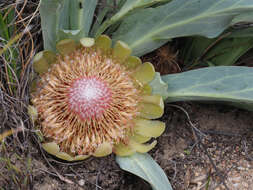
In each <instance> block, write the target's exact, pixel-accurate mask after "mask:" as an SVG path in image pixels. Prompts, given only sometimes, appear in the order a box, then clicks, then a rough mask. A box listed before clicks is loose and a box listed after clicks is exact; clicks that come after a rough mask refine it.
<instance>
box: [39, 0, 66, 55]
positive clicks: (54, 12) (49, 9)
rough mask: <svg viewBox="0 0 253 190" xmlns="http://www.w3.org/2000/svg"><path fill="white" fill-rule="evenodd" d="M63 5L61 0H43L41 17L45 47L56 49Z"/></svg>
mask: <svg viewBox="0 0 253 190" xmlns="http://www.w3.org/2000/svg"><path fill="white" fill-rule="evenodd" d="M62 6H63V1H61V0H41V5H40V17H41V28H42V35H43V44H44V49H47V50H53V51H54V50H55V45H56V43H55V42H56V39H57V33H58V31H59V17H60V11H61V10H62Z"/></svg>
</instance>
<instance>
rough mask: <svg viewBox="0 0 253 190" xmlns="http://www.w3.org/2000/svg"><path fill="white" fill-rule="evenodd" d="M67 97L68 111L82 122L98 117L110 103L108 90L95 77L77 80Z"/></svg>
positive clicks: (104, 84)
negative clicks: (76, 115)
mask: <svg viewBox="0 0 253 190" xmlns="http://www.w3.org/2000/svg"><path fill="white" fill-rule="evenodd" d="M68 95H69V101H68V103H69V105H68V106H69V108H70V110H72V111H73V112H75V113H76V114H78V115H79V116H80V118H81V119H83V120H86V119H91V118H98V117H100V116H101V115H102V114H103V112H104V110H105V109H107V108H108V107H109V104H110V101H111V90H110V88H109V87H108V85H107V84H106V83H105V82H103V81H101V80H99V79H97V78H96V77H83V78H80V79H77V80H76V81H75V82H73V83H72V85H71V87H70V88H69V94H68Z"/></svg>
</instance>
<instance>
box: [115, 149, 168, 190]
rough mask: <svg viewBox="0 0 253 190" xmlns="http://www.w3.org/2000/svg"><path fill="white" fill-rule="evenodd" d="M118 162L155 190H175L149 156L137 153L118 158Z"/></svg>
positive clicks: (122, 167)
mask: <svg viewBox="0 0 253 190" xmlns="http://www.w3.org/2000/svg"><path fill="white" fill-rule="evenodd" d="M116 161H117V163H118V164H119V166H120V167H121V169H123V170H126V171H128V172H130V173H132V174H135V175H137V176H139V177H141V178H142V179H144V180H146V181H147V182H148V183H150V185H151V186H152V188H153V190H173V189H172V187H171V185H170V182H169V180H168V178H167V176H166V174H165V173H164V171H163V170H162V169H161V167H160V166H159V165H158V164H157V163H156V162H155V161H154V160H153V158H152V157H151V156H150V155H149V154H147V153H146V154H140V153H135V154H134V155H132V156H127V157H120V156H117V157H116Z"/></svg>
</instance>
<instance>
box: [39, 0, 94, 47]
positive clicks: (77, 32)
mask: <svg viewBox="0 0 253 190" xmlns="http://www.w3.org/2000/svg"><path fill="white" fill-rule="evenodd" d="M96 5H97V0H92V1H90V0H41V5H40V16H41V27H42V35H43V42H44V49H47V50H52V51H55V46H56V42H57V41H59V40H61V39H62V38H63V36H68V37H69V38H71V39H80V38H82V37H87V36H88V33H89V31H90V27H91V24H92V21H93V16H94V11H95V8H96Z"/></svg>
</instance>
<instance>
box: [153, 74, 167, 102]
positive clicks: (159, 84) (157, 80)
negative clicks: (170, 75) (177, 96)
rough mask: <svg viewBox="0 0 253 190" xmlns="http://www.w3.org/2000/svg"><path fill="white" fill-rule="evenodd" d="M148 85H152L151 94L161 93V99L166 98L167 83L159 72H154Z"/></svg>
mask: <svg viewBox="0 0 253 190" xmlns="http://www.w3.org/2000/svg"><path fill="white" fill-rule="evenodd" d="M149 85H150V86H151V87H152V94H157V95H161V96H162V97H163V99H166V96H167V92H168V85H167V84H166V83H165V82H164V81H163V80H162V79H161V76H160V73H158V72H156V73H155V77H154V79H153V80H152V81H151V82H150V83H149Z"/></svg>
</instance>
